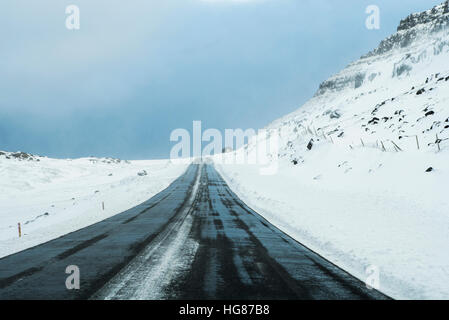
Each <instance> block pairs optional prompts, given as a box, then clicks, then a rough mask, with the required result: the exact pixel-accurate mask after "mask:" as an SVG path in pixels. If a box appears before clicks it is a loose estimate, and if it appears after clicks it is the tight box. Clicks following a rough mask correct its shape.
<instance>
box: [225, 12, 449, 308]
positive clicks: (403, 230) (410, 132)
mask: <svg viewBox="0 0 449 320" xmlns="http://www.w3.org/2000/svg"><path fill="white" fill-rule="evenodd" d="M444 6H446V7H444ZM447 6H448V4H447V3H446V4H445V5H441V6H438V7H436V8H435V9H434V10H432V11H427V12H424V13H420V14H417V15H413V16H411V17H409V18H408V19H407V20H405V21H404V22H403V23H401V26H402V27H401V29H402V30H400V31H399V32H398V33H396V34H395V35H393V36H392V37H390V38H388V39H386V40H385V41H384V42H382V44H381V45H380V46H379V48H378V49H376V50H375V51H373V52H372V53H371V54H369V55H366V56H365V57H362V58H361V59H360V60H358V61H355V62H354V63H352V64H350V65H349V66H348V67H347V68H345V69H344V70H342V71H341V72H340V73H338V74H336V75H335V76H333V77H331V78H330V79H328V80H327V81H325V82H323V84H322V85H321V86H320V89H319V90H318V92H317V94H316V95H315V96H314V97H313V98H312V99H310V100H309V101H308V102H307V103H306V104H305V105H303V106H302V107H301V108H299V109H298V110H297V111H295V112H293V113H292V114H289V115H287V116H285V117H283V118H281V119H279V120H276V121H275V122H273V123H272V124H271V125H269V126H268V129H271V130H273V131H272V134H273V135H277V136H278V139H279V151H278V152H277V153H276V154H275V158H278V159H279V160H278V164H279V170H278V172H277V173H276V174H274V175H271V176H261V175H260V174H259V167H257V166H251V165H217V167H218V169H219V171H220V172H221V173H222V175H223V176H224V178H225V179H226V181H227V182H228V183H229V185H230V187H231V188H232V189H233V190H235V191H236V193H237V194H238V195H239V196H240V197H241V198H242V200H243V201H245V202H246V203H247V204H248V205H249V206H251V207H252V208H253V209H255V210H256V211H258V212H259V213H261V214H263V215H264V216H265V218H267V219H268V220H269V221H270V222H272V223H273V224H275V225H277V226H278V227H280V228H281V229H282V230H284V231H285V232H287V233H288V234H289V235H291V236H292V237H293V238H295V239H297V240H298V241H300V242H301V243H303V244H305V245H306V246H308V247H310V248H311V249H313V250H315V251H317V252H318V253H320V254H322V255H323V256H324V257H326V258H328V259H329V260H331V261H332V262H334V263H336V264H337V265H339V266H341V267H342V268H343V269H345V270H347V271H349V272H350V273H352V274H353V275H355V276H357V277H358V278H360V279H361V280H363V281H365V280H366V279H367V277H368V275H369V274H368V273H366V271H367V268H368V267H370V266H375V267H377V268H378V269H379V271H380V290H381V291H382V292H384V293H386V294H388V295H390V296H392V297H394V298H402V299H421V298H422V299H449V197H448V186H449V28H448V27H446V28H441V27H440V26H441V23H442V21H446V22H445V23H446V25H448V24H449V23H447V21H449V12H448V11H447ZM309 143H310V144H309ZM307 146H309V147H310V150H309V149H308V148H307ZM256 148H257V147H256V146H255V143H253V142H251V143H250V144H249V145H248V147H247V149H246V150H247V151H250V152H252V151H254V150H255V149H256ZM246 150H245V151H244V149H241V150H239V151H238V153H241V152H246ZM233 156H234V155H233V154H229V155H227V156H226V157H233ZM229 161H230V162H232V159H231V160H229Z"/></svg>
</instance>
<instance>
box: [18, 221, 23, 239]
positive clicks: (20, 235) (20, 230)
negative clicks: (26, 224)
mask: <svg viewBox="0 0 449 320" xmlns="http://www.w3.org/2000/svg"><path fill="white" fill-rule="evenodd" d="M17 227H18V228H19V238H20V237H22V228H21V227H20V222H19V223H18V224H17Z"/></svg>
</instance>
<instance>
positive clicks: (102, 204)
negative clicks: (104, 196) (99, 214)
mask: <svg viewBox="0 0 449 320" xmlns="http://www.w3.org/2000/svg"><path fill="white" fill-rule="evenodd" d="M101 206H102V207H103V211H104V201H103V202H102V203H101Z"/></svg>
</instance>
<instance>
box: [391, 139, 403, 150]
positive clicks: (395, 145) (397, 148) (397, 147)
mask: <svg viewBox="0 0 449 320" xmlns="http://www.w3.org/2000/svg"><path fill="white" fill-rule="evenodd" d="M391 143H392V144H394V147H395V148H396V151H402V149H401V148H399V146H398V145H397V144H396V143H395V142H394V141H393V140H392V141H391Z"/></svg>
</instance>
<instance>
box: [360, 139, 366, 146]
mask: <svg viewBox="0 0 449 320" xmlns="http://www.w3.org/2000/svg"><path fill="white" fill-rule="evenodd" d="M360 142H362V147H364V148H365V144H364V143H363V140H362V138H360Z"/></svg>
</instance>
